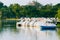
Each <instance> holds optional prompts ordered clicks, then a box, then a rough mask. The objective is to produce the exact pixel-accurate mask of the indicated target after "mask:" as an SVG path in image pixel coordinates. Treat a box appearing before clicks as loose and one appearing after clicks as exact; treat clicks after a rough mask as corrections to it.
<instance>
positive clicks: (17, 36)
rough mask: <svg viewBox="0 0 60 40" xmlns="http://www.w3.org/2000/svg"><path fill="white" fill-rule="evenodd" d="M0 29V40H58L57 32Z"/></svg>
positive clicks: (59, 39)
mask: <svg viewBox="0 0 60 40" xmlns="http://www.w3.org/2000/svg"><path fill="white" fill-rule="evenodd" d="M12 27H13V26H11V27H4V28H3V27H0V40H60V34H59V33H60V31H59V30H43V31H42V30H39V31H36V30H34V29H33V30H30V29H29V28H27V30H26V29H21V28H20V29H16V28H12Z"/></svg>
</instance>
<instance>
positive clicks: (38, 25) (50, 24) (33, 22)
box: [16, 18, 56, 30]
mask: <svg viewBox="0 0 60 40" xmlns="http://www.w3.org/2000/svg"><path fill="white" fill-rule="evenodd" d="M16 27H17V28H27V27H29V28H30V29H33V28H34V29H37V30H40V29H55V28H56V19H55V18H20V20H19V21H18V22H17V23H16Z"/></svg>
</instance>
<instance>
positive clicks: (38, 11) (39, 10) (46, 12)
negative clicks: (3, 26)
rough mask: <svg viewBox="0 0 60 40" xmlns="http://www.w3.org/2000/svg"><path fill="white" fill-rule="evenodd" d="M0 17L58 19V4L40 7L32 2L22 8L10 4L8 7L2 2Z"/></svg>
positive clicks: (59, 4) (59, 10)
mask: <svg viewBox="0 0 60 40" xmlns="http://www.w3.org/2000/svg"><path fill="white" fill-rule="evenodd" d="M0 16H1V18H2V19H6V18H20V17H58V18H60V3H58V4H56V5H52V4H46V5H42V4H40V3H38V2H36V1H33V3H29V4H27V5H22V6H21V5H19V4H11V5H10V6H6V5H4V4H3V3H2V2H0Z"/></svg>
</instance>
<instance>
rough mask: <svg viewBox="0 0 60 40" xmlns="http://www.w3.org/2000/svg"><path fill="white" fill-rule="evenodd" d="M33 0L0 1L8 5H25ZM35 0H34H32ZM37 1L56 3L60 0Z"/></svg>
mask: <svg viewBox="0 0 60 40" xmlns="http://www.w3.org/2000/svg"><path fill="white" fill-rule="evenodd" d="M32 1H33V0H0V2H2V3H4V5H7V6H9V5H10V4H15V3H18V4H20V5H26V4H28V3H29V2H32ZM34 1H36V0H34ZM37 2H39V3H41V4H43V5H46V4H53V5H55V4H57V3H60V0H37Z"/></svg>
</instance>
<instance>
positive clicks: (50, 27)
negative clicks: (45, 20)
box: [41, 26, 56, 30]
mask: <svg viewBox="0 0 60 40" xmlns="http://www.w3.org/2000/svg"><path fill="white" fill-rule="evenodd" d="M41 29H42V30H54V29H56V26H41Z"/></svg>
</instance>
